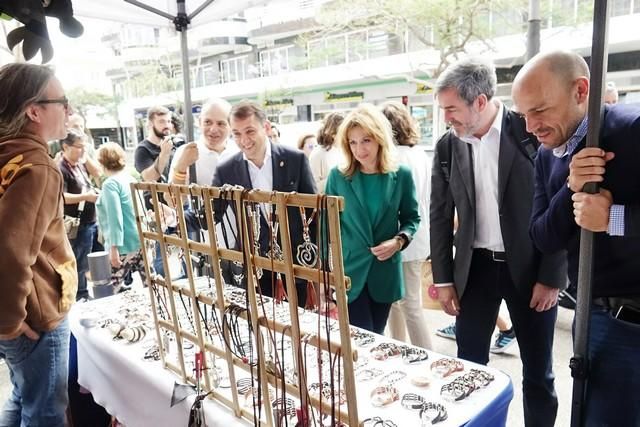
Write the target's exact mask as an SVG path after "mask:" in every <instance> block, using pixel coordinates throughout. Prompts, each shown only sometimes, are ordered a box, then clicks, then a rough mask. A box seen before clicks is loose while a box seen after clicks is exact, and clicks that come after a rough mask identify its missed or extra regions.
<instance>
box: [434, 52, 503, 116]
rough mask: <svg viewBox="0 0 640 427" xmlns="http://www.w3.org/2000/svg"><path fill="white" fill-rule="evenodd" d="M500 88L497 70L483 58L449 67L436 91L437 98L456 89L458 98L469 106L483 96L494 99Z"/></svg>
mask: <svg viewBox="0 0 640 427" xmlns="http://www.w3.org/2000/svg"><path fill="white" fill-rule="evenodd" d="M497 87H498V78H497V77H496V69H495V67H494V65H493V64H492V63H491V62H488V61H486V60H484V59H482V58H477V57H471V58H465V59H462V60H460V61H458V62H456V63H454V64H452V65H450V66H449V67H447V69H446V70H444V72H443V73H442V74H440V77H438V80H437V81H436V84H435V87H434V91H435V94H436V96H437V95H438V94H439V93H440V92H442V91H444V90H446V89H455V90H456V91H457V92H458V96H459V97H460V98H461V99H462V100H463V101H465V102H466V103H467V104H468V105H471V104H473V101H475V100H476V98H477V97H478V96H480V95H482V94H484V95H486V96H487V99H491V98H493V96H494V95H495V94H496V89H497Z"/></svg>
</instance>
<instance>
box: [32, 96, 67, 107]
mask: <svg viewBox="0 0 640 427" xmlns="http://www.w3.org/2000/svg"><path fill="white" fill-rule="evenodd" d="M36 104H62V106H63V107H64V108H69V100H68V99H67V97H66V96H63V97H62V98H57V99H41V100H39V101H36Z"/></svg>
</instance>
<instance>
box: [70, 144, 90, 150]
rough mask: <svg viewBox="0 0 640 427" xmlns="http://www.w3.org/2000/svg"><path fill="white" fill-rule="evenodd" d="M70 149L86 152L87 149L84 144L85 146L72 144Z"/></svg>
mask: <svg viewBox="0 0 640 427" xmlns="http://www.w3.org/2000/svg"><path fill="white" fill-rule="evenodd" d="M69 147H73V148H77V149H79V150H84V149H85V148H87V147H86V146H85V145H84V144H83V145H76V144H71V145H69Z"/></svg>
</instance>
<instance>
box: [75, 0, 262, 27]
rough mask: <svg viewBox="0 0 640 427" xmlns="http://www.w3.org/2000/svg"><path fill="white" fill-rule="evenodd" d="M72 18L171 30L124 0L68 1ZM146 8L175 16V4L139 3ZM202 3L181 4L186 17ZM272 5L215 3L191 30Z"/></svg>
mask: <svg viewBox="0 0 640 427" xmlns="http://www.w3.org/2000/svg"><path fill="white" fill-rule="evenodd" d="M72 2H73V10H74V15H75V16H76V17H78V18H82V17H87V18H96V19H104V20H108V21H116V22H124V23H128V24H141V25H153V26H173V24H172V23H171V21H169V20H168V19H167V18H165V17H163V16H159V15H156V14H154V13H151V12H149V11H146V10H143V9H141V8H140V7H137V6H134V5H132V4H130V3H127V2H125V1H124V0H72ZM140 2H141V3H144V4H146V5H148V6H151V7H153V8H155V9H158V10H161V11H163V12H166V13H168V14H169V15H171V16H175V15H176V11H177V1H176V0H140ZM203 3H205V0H185V6H186V10H187V14H188V15H190V14H192V13H193V12H194V11H195V10H196V9H197V8H198V7H200V6H201V5H202V4H203ZM267 3H273V1H271V2H270V1H268V0H215V1H213V2H212V3H211V4H210V5H208V6H207V7H206V8H205V9H204V10H203V11H202V12H201V13H199V14H198V15H197V16H196V17H195V18H194V19H193V21H192V22H191V27H197V26H200V25H204V24H209V23H211V22H215V21H219V20H222V19H224V18H227V17H229V16H232V15H235V14H237V13H239V12H242V11H243V10H245V9H248V8H250V7H255V6H263V5H266V4H267Z"/></svg>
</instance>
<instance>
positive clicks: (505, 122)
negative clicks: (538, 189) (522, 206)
mask: <svg viewBox="0 0 640 427" xmlns="http://www.w3.org/2000/svg"><path fill="white" fill-rule="evenodd" d="M519 143H520V141H514V140H513V138H512V137H511V123H510V120H509V115H508V114H507V109H506V108H505V109H504V113H503V117H502V127H501V130H500V148H499V151H498V152H499V154H498V206H502V199H503V197H504V191H505V189H506V187H507V182H508V181H509V174H510V173H511V167H512V166H513V158H514V156H515V155H516V150H517V149H518V148H517V147H516V146H515V144H519Z"/></svg>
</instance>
